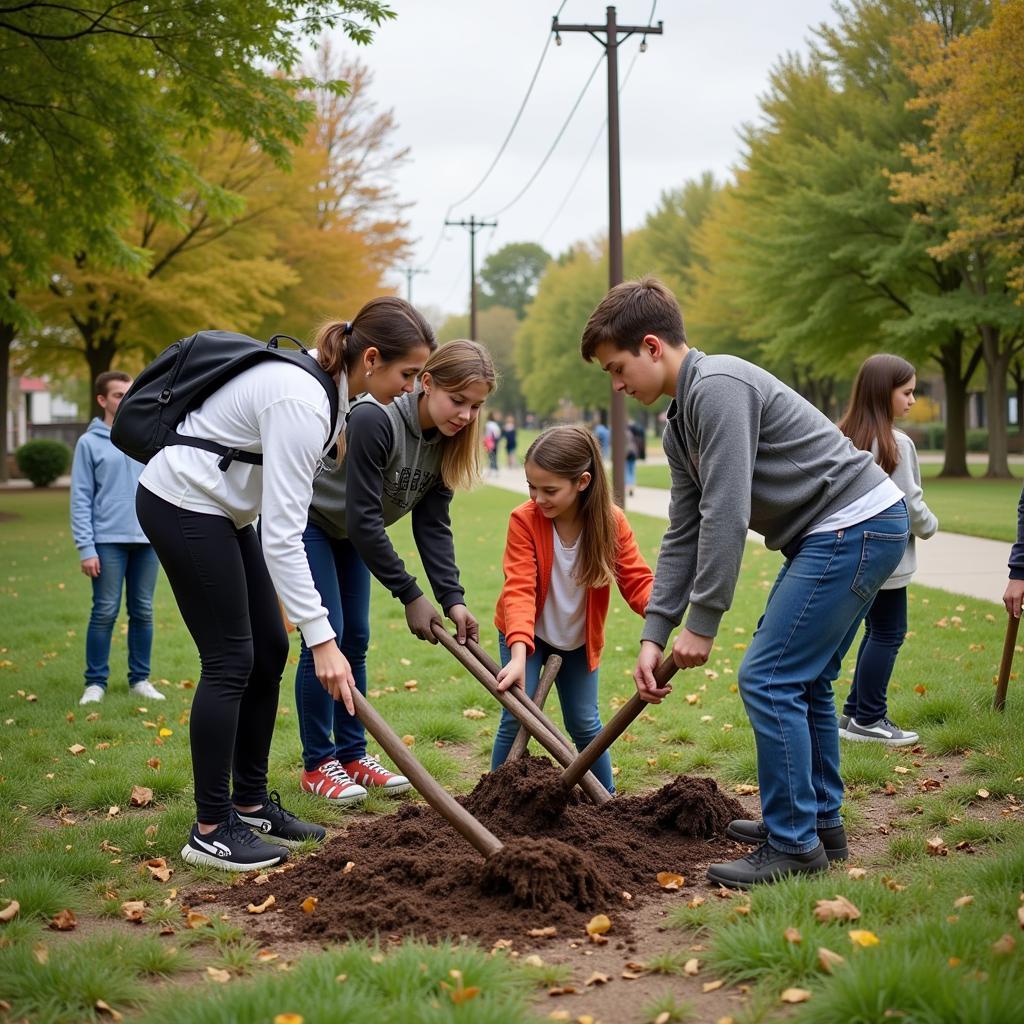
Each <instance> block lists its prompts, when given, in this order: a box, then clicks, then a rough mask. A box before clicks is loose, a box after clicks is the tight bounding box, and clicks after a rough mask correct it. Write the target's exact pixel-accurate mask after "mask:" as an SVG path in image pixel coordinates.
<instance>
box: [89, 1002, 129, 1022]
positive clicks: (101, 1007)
mask: <svg viewBox="0 0 1024 1024" xmlns="http://www.w3.org/2000/svg"><path fill="white" fill-rule="evenodd" d="M93 1008H94V1009H95V1010H96V1012H97V1013H98V1014H104V1015H106V1016H107V1017H109V1018H110V1019H111V1020H112V1021H115V1022H116V1021H121V1020H124V1014H123V1013H118V1012H117V1010H115V1009H114V1008H113V1007H112V1006H111V1005H110V1004H109V1003H105V1002H104V1001H103V1000H102V999H97V1000H96V1002H95V1003H93Z"/></svg>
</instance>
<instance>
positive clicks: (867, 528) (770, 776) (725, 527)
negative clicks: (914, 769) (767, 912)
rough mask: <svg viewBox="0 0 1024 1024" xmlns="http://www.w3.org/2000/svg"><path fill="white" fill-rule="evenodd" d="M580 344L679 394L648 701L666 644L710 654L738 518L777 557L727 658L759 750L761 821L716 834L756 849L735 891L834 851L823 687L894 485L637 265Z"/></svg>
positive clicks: (900, 516)
mask: <svg viewBox="0 0 1024 1024" xmlns="http://www.w3.org/2000/svg"><path fill="white" fill-rule="evenodd" d="M581 354H582V356H583V358H584V359H585V360H587V361H591V360H596V361H597V362H598V363H599V364H600V365H601V368H602V369H603V370H605V371H606V372H607V373H608V374H609V375H610V376H611V378H612V383H613V386H614V387H615V389H616V390H618V391H625V392H627V393H628V394H630V395H632V396H633V397H635V398H637V399H638V400H639V401H641V402H643V403H644V404H645V405H653V404H654V403H655V402H656V401H657V400H658V399H659V398H660V397H661V396H662V395H667V396H669V397H670V398H672V399H673V401H672V404H671V405H670V406H669V410H668V419H667V423H666V428H665V436H664V441H663V445H664V450H665V455H666V457H667V459H668V463H669V467H670V469H671V474H672V491H671V500H670V504H669V527H668V530H667V532H666V533H665V536H664V538H663V539H662V544H661V551H660V553H659V555H658V565H657V569H656V571H655V576H654V589H653V592H652V594H651V599H650V603H649V604H648V606H647V615H646V619H645V624H644V630H643V634H642V638H641V645H640V654H639V657H638V658H637V664H636V670H635V673H634V680H635V682H636V686H637V691H638V693H639V694H640V696H641V697H642V698H643V699H645V700H648V701H650V702H652V703H658V702H660V701H661V700H662V699H663V698H664V697H666V696H667V695H668V694H669V693H670V692H671V689H672V688H671V686H666V687H659V686H658V684H657V682H656V680H655V678H654V670H655V668H656V667H657V666H658V663H659V661H660V659H661V657H662V652H663V650H664V648H665V646H666V644H667V643H668V640H669V638H670V635H671V633H672V631H673V630H674V629H675V628H676V627H677V626H678V625H679V624H680V622H681V621H682V619H683V615H684V613H685V612H686V611H687V607H689V614H688V615H687V618H686V624H685V626H684V628H683V629H682V630H681V631H680V632H679V634H678V635H677V636H676V638H675V642H674V643H673V645H672V656H673V658H674V660H675V663H676V664H677V665H678V666H679V667H680V668H684V669H685V668H693V667H695V666H698V665H703V664H705V663H706V662H707V660H708V656H709V654H710V652H711V648H712V645H713V643H714V637H715V634H716V633H717V632H718V628H719V624H720V622H721V618H722V615H723V614H724V613H725V612H726V611H727V610H728V609H729V607H730V605H731V604H732V598H733V593H734V591H735V588H736V580H737V577H738V575H739V570H740V562H741V560H742V557H743V550H744V546H745V543H746V535H747V529H748V528H751V529H754V530H756V531H758V532H759V533H761V534H763V535H764V538H765V544H766V546H767V547H768V548H770V549H773V550H781V551H782V553H783V555H784V556H785V562H784V563H783V565H782V568H781V569H780V570H779V575H778V577H777V579H776V580H775V584H774V586H773V587H772V590H771V592H770V594H769V596H768V602H767V605H766V606H765V610H764V614H763V615H762V616H761V619H760V621H759V622H758V626H757V630H756V632H755V633H754V637H753V639H752V641H751V643H750V646H749V647H748V649H747V652H746V655H745V657H744V659H743V663H742V665H741V666H740V670H739V689H740V694H741V697H742V699H743V703H744V706H745V708H746V711H747V715H748V717H749V718H750V723H751V726H752V727H753V730H754V737H755V741H756V745H757V770H758V783H759V786H760V794H761V810H762V817H763V821H747V820H737V821H734V822H732V823H731V824H730V825H729V828H728V830H727V834H728V835H729V836H730V837H731V838H734V839H737V840H739V841H742V842H749V843H751V844H757V848H756V849H755V850H754V852H753V853H751V854H749V855H748V856H746V857H742V858H740V859H738V860H735V861H730V862H727V863H722V864H712V865H711V866H710V867H709V868H708V877H709V878H710V879H711V880H712V881H713V882H717V883H718V884H720V885H726V886H730V887H734V888H747V887H748V886H750V885H752V884H754V883H757V882H770V881H773V880H775V879H778V878H780V877H784V876H787V875H791V874H797V873H805V872H815V871H821V870H824V869H825V868H827V867H828V863H829V860H836V859H841V858H845V857H846V855H847V846H846V835H845V832H844V830H843V825H842V819H841V817H840V809H841V807H842V798H843V782H842V778H841V777H840V774H839V731H838V722H837V719H836V713H835V704H834V701H833V696H832V683H833V681H834V680H835V678H836V676H837V675H838V674H839V669H840V666H841V664H842V659H843V655H844V654H845V653H846V651H847V650H848V648H849V646H850V644H851V643H852V642H853V638H854V636H855V634H856V632H857V628H858V627H859V626H860V623H861V620H862V619H863V618H864V615H865V613H866V611H867V608H868V606H869V605H870V603H871V601H872V599H873V598H874V596H875V593H876V591H877V590H878V588H879V586H881V584H882V583H883V582H884V581H885V580H886V579H888V578H889V576H890V575H891V574H892V572H893V570H895V568H896V566H897V565H898V564H899V561H900V559H901V557H902V556H903V551H904V549H905V548H906V544H907V537H908V532H909V531H908V522H907V511H906V506H905V505H904V502H903V496H902V494H901V492H900V490H899V488H897V487H896V485H895V484H894V483H893V482H892V481H891V480H890V479H889V477H888V476H886V474H885V473H884V472H883V471H882V470H881V469H880V468H879V466H878V465H877V464H876V463H875V461H874V459H873V458H872V457H871V455H870V453H868V452H861V451H858V450H857V449H856V448H855V447H854V446H853V444H852V443H851V442H850V440H849V439H848V438H846V437H844V436H843V435H842V434H841V433H840V432H839V430H838V429H837V427H836V426H835V424H833V423H832V422H831V421H830V420H829V419H828V418H827V417H825V416H824V415H823V414H822V413H821V412H819V411H818V410H817V409H815V408H814V406H812V405H811V404H810V403H809V402H807V401H806V400H805V399H803V398H801V397H800V396H799V395H798V394H796V392H794V391H793V390H792V389H791V388H789V387H787V386H786V385H785V384H783V383H782V382H781V381H779V380H777V379H776V378H775V377H773V376H772V375H771V374H770V373H768V372H766V371H765V370H762V369H761V368H760V367H758V366H755V365H753V364H752V363H748V362H746V361H745V360H743V359H737V358H735V357H733V356H715V355H712V356H708V355H705V354H704V353H703V352H699V351H698V350H696V349H691V348H690V347H689V345H688V344H687V338H686V332H685V330H684V327H683V318H682V313H681V311H680V309H679V304H678V302H677V301H676V298H675V296H674V295H673V294H672V293H671V292H670V291H669V290H668V288H666V287H665V286H664V285H663V284H662V283H661V282H660V281H658V280H657V279H655V278H652V277H646V278H643V279H641V280H638V281H628V282H625V283H623V284H620V285H617V286H616V287H614V288H612V290H611V291H610V292H609V293H608V294H607V295H606V296H605V298H604V299H603V300H602V301H601V303H600V305H599V306H598V307H597V309H595V311H594V312H593V313H592V314H591V317H590V319H589V321H588V322H587V326H586V328H585V330H584V332H583V339H582V344H581Z"/></svg>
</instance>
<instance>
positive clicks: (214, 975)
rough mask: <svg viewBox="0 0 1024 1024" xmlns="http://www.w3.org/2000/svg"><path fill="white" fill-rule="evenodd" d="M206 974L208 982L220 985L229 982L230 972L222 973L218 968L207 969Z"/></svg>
mask: <svg viewBox="0 0 1024 1024" xmlns="http://www.w3.org/2000/svg"><path fill="white" fill-rule="evenodd" d="M206 974H207V976H208V977H209V979H210V981H216V982H219V983H220V984H221V985H223V984H225V983H226V982H229V981H230V980H231V972H230V971H222V970H221V969H220V968H219V967H207V968H206Z"/></svg>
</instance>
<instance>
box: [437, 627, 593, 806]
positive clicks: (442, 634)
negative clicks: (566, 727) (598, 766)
mask: <svg viewBox="0 0 1024 1024" xmlns="http://www.w3.org/2000/svg"><path fill="white" fill-rule="evenodd" d="M433 631H434V636H436V637H437V639H438V642H439V643H440V644H441V646H442V647H444V648H446V649H447V650H448V651H450V652H451V653H452V654H453V655H454V656H455V658H456V659H457V660H458V661H459V662H460V663H461V664H462V665H463V666H464V667H465V668H466V669H467V670H468V671H469V673H470V674H471V675H472V676H473V677H474V678H475V679H477V680H478V681H479V682H481V683H482V684H483V686H484V688H485V689H486V690H487V691H488V692H489V693H490V694H491V696H492V697H494V699H495V700H497V701H498V702H499V703H500V704H501V705H502V707H504V708H505V709H506V710H507V711H508V712H509V714H510V715H513V716H515V718H517V719H518V720H519V723H520V724H521V725H522V726H523V727H524V728H525V729H526V730H527V731H528V732H529V733H530V735H531V736H533V738H534V739H536V740H537V742H538V743H539V744H540V745H541V746H542V747H543V748H544V749H545V750H546V751H547V752H548V753H549V754H550V755H551V756H552V757H553V758H554V759H555V760H556V761H557V762H558V763H559V764H560V765H562V767H563V768H564V767H566V766H567V765H570V764H571V763H572V761H573V758H574V757H575V754H574V753H573V751H572V748H571V747H570V746H569V744H568V743H567V742H566V741H565V739H564V738H563V737H562V736H561V735H560V734H559V733H558V732H557V730H555V729H554V727H553V726H552V725H551V723H550V722H549V721H548V719H547V718H546V717H545V716H544V715H543V714H542V713H541V712H539V711H537V709H536V706H535V705H534V703H533V701H531V700H530V698H529V697H527V696H526V695H525V694H522V695H517V696H519V699H517V697H514V696H512V695H511V693H509V692H507V691H505V690H499V689H498V682H497V679H495V677H494V675H493V674H492V673H491V672H489V671H488V670H487V669H486V668H485V667H484V666H483V665H481V664H480V662H479V661H478V660H477V659H476V658H475V657H474V656H473V654H472V653H471V652H470V651H469V650H468V649H467V647H464V646H463V645H462V644H460V643H459V642H458V641H457V640H456V639H455V637H453V636H452V635H451V633H449V632H448V631H447V630H446V629H445V628H444V627H443V626H442V625H440V623H435V624H434V630H433ZM467 646H468V645H467ZM492 664H493V662H492ZM513 689H516V687H513ZM579 785H580V788H581V789H582V790H583V792H584V793H586V794H587V796H588V797H590V799H591V800H592V801H593V802H594V803H596V804H603V803H607V802H608V801H609V800H611V798H612V795H611V793H609V792H608V790H607V789H605V788H604V786H602V785H601V783H600V782H598V780H597V779H596V778H595V777H594V775H593V774H591V773H590V772H587V773H585V774H583V775H582V776H581V778H580V779H579Z"/></svg>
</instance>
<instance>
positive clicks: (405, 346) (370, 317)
mask: <svg viewBox="0 0 1024 1024" xmlns="http://www.w3.org/2000/svg"><path fill="white" fill-rule="evenodd" d="M315 345H316V354H317V362H318V363H319V364H320V365H321V366H322V367H323V368H324V369H325V370H326V371H327V372H328V373H329V374H331V376H332V377H333V376H336V375H337V374H338V373H341V372H344V373H345V374H351V372H352V371H353V370H354V369H355V367H356V365H357V364H358V362H359V358H360V356H362V354H363V353H364V352H365V351H366V350H367V349H368V348H375V349H376V350H377V351H378V352H379V353H380V358H381V359H382V360H383V362H385V363H390V362H393V361H394V360H395V359H401V358H402V356H404V355H405V354H406V353H407V352H410V351H412V350H413V349H414V348H419V347H420V346H421V345H426V346H427V348H428V349H430V351H431V352H433V351H434V349H436V348H437V339H436V338H435V337H434V331H433V329H432V328H431V326H430V324H428V323H427V321H426V320H425V319H424V318H423V316H422V314H421V313H420V312H419V311H418V310H416V309H415V308H414V307H413V306H411V305H410V304H409V303H408V302H406V301H405V299H400V298H398V297H397V296H395V295H382V296H380V297H379V298H376V299H370V301H369V302H367V303H366V305H365V306H363V308H362V309H361V310H359V312H358V313H357V314H356V318H355V320H352V321H351V322H349V321H348V320H328V321H327V322H326V323H325V324H323V325H322V326H321V327H320V330H319V331H317V335H316V342H315Z"/></svg>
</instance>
